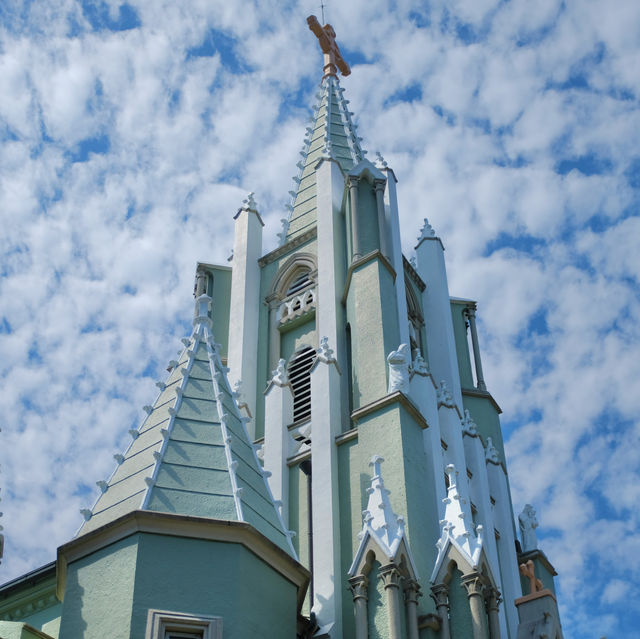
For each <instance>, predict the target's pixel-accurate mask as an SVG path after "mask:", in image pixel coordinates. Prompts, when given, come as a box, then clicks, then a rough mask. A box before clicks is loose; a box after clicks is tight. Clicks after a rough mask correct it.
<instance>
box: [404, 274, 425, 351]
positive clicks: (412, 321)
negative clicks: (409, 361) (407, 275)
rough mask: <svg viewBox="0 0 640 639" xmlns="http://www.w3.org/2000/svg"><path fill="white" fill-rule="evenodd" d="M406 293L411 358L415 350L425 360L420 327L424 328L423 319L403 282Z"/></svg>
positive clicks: (412, 294)
mask: <svg viewBox="0 0 640 639" xmlns="http://www.w3.org/2000/svg"><path fill="white" fill-rule="evenodd" d="M405 288H406V291H407V315H408V318H407V319H408V321H409V340H410V342H411V343H410V345H409V346H410V347H411V356H412V357H413V356H414V353H415V350H416V348H417V349H419V350H420V354H421V355H422V356H423V357H424V358H425V359H426V357H427V354H426V353H425V350H424V344H423V342H422V327H423V326H424V318H423V317H422V313H421V312H420V306H419V304H418V300H417V299H416V296H415V294H414V292H413V291H412V290H411V285H410V284H409V282H405Z"/></svg>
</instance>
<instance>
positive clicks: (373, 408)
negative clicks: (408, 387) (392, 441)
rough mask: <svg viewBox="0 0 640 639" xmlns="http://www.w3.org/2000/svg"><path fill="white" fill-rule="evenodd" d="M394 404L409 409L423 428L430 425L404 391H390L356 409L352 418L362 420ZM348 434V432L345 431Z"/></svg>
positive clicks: (356, 420)
mask: <svg viewBox="0 0 640 639" xmlns="http://www.w3.org/2000/svg"><path fill="white" fill-rule="evenodd" d="M393 404H400V405H401V406H402V407H403V408H405V409H406V410H407V412H408V413H410V414H411V416H412V417H413V418H414V419H415V420H416V422H418V425H419V426H420V428H422V429H423V430H424V429H425V428H428V427H429V424H427V421H426V420H425V418H424V417H423V416H422V413H421V412H420V411H419V410H418V408H417V407H416V405H415V404H414V403H413V402H412V401H411V400H410V399H409V398H408V397H407V396H406V395H405V394H404V393H403V392H402V391H396V392H395V393H389V394H388V395H385V396H384V397H381V398H380V399H377V400H375V401H374V402H371V403H370V404H367V405H366V406H362V407H361V408H358V409H357V410H354V411H353V412H352V413H351V419H352V420H353V421H354V422H358V421H360V420H361V419H362V418H363V417H366V416H367V415H371V414H372V413H376V412H378V411H379V410H382V409H383V408H387V407H388V406H392V405H393ZM345 434H346V433H345Z"/></svg>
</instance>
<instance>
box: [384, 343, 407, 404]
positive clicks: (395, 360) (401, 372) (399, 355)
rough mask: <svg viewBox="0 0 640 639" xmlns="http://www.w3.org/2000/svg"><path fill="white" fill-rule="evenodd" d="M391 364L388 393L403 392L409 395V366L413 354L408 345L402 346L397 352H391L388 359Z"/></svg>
mask: <svg viewBox="0 0 640 639" xmlns="http://www.w3.org/2000/svg"><path fill="white" fill-rule="evenodd" d="M387 363H388V364H389V389H388V391H387V392H389V393H395V392H396V391H402V392H403V393H407V394H408V393H409V365H410V364H411V352H410V351H409V347H408V346H407V345H406V344H400V346H398V350H397V351H391V352H390V353H389V356H388V357H387Z"/></svg>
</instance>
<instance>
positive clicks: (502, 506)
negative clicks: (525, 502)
mask: <svg viewBox="0 0 640 639" xmlns="http://www.w3.org/2000/svg"><path fill="white" fill-rule="evenodd" d="M486 464H487V475H488V478H489V488H490V490H491V495H492V497H493V498H494V499H495V501H496V505H495V508H494V511H493V513H494V522H495V526H496V528H497V530H498V531H499V533H500V539H498V540H497V541H496V547H497V552H498V560H499V562H500V567H501V571H500V574H501V576H502V594H503V597H504V600H505V605H504V606H503V609H504V614H505V616H506V620H507V626H508V630H509V634H508V636H510V637H515V636H516V634H517V632H518V614H517V611H516V608H515V606H514V605H513V604H512V603H511V602H513V601H514V600H515V599H517V598H518V597H521V596H522V586H521V584H520V573H519V571H518V561H517V557H516V551H515V547H516V543H515V535H514V529H513V521H512V518H511V506H510V504H511V496H510V493H509V486H508V483H507V476H506V474H505V472H504V468H503V466H502V464H500V463H499V462H498V463H495V462H493V461H491V460H487V462H486Z"/></svg>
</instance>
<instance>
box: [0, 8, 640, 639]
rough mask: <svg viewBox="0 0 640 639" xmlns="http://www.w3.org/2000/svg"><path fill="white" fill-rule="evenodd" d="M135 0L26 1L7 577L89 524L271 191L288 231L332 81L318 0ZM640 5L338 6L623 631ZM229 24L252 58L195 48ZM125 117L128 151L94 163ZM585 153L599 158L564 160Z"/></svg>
mask: <svg viewBox="0 0 640 639" xmlns="http://www.w3.org/2000/svg"><path fill="white" fill-rule="evenodd" d="M54 5H55V6H54ZM8 6H10V7H14V5H8ZM131 6H133V7H134V9H135V10H136V12H137V14H138V16H139V18H140V22H141V26H140V27H138V28H135V29H131V30H126V31H121V32H111V31H108V30H101V31H98V32H92V31H91V28H90V25H89V22H88V21H87V19H86V18H85V17H83V15H82V11H81V9H80V8H79V7H78V5H77V4H76V3H74V2H71V1H70V0H69V1H68V2H65V3H64V4H61V3H47V2H40V3H31V4H30V5H29V9H28V11H29V13H28V18H27V20H26V21H25V20H22V19H21V18H20V17H19V15H18V11H17V8H16V7H17V5H15V7H14V8H13V13H11V14H10V13H7V14H6V15H7V17H6V19H5V20H6V21H5V24H4V25H0V37H1V38H2V42H3V46H2V50H1V51H0V93H1V94H2V95H5V96H11V99H9V100H3V101H0V136H2V137H3V141H2V149H3V152H2V154H1V155H0V219H1V220H2V228H3V233H2V238H1V241H0V247H1V248H2V251H3V258H2V273H3V276H2V278H1V279H0V296H1V300H2V304H1V308H2V313H1V314H0V354H1V357H0V370H1V371H2V375H3V388H4V392H3V394H2V395H1V396H0V411H1V412H2V414H3V416H4V418H5V423H4V424H3V433H2V437H3V446H2V476H1V478H2V488H3V504H2V505H3V510H4V512H5V516H4V519H3V525H4V526H5V534H6V537H7V547H6V558H5V560H4V565H5V569H6V572H5V574H6V575H7V576H12V575H17V574H20V573H22V572H25V571H26V570H28V569H30V568H33V567H35V566H36V565H37V564H41V563H44V562H46V561H49V560H51V559H52V558H53V552H54V549H55V546H56V545H57V544H59V543H62V542H64V541H66V540H67V539H68V538H69V537H70V535H71V534H73V532H74V531H75V529H76V528H77V526H78V525H79V523H80V522H79V519H80V517H79V515H78V509H79V508H81V507H85V506H87V505H88V504H89V503H90V502H91V500H92V499H93V498H94V497H95V491H94V492H91V491H93V483H94V482H95V481H96V480H98V479H101V478H103V477H105V476H107V475H108V474H109V473H110V472H111V470H112V467H113V460H112V458H111V455H112V454H113V453H114V452H116V451H118V450H120V449H121V448H122V447H123V446H124V445H125V444H126V439H127V436H126V431H127V429H128V428H129V427H130V426H131V425H132V424H135V423H136V421H137V420H139V419H140V416H141V410H140V407H141V406H142V405H143V404H146V403H148V402H149V401H150V399H152V397H153V395H154V393H155V389H154V386H153V384H152V379H151V377H156V376H161V375H162V373H163V371H164V367H165V366H166V362H167V360H168V359H170V358H171V357H173V356H174V355H175V351H176V350H177V349H178V348H179V346H180V344H179V342H178V338H179V337H181V336H182V334H183V332H184V331H185V330H188V322H189V319H190V313H191V308H190V304H191V299H190V294H191V290H192V283H193V281H192V277H193V270H194V267H195V262H196V261H197V260H203V261H209V262H220V263H226V258H227V256H228V254H229V250H230V248H231V246H232V234H233V223H232V215H233V213H234V212H235V211H236V209H237V206H238V205H239V203H240V201H241V199H242V198H243V197H244V195H245V194H246V192H247V191H248V190H254V191H255V192H256V199H257V201H258V203H259V204H260V206H261V209H262V213H263V217H264V219H265V220H266V221H267V224H268V226H267V228H266V229H265V246H268V247H270V248H272V247H273V245H274V242H275V234H276V233H277V232H278V231H279V223H278V220H279V219H280V217H282V216H283V214H284V208H283V204H284V203H285V202H286V201H287V191H288V190H289V189H290V188H291V176H292V175H293V174H294V171H295V162H296V160H297V157H296V156H297V151H298V149H299V146H300V144H301V142H302V137H303V134H304V120H305V118H306V117H307V112H306V111H305V110H304V108H302V107H301V106H300V104H301V103H307V102H310V101H311V99H312V97H311V96H310V95H308V96H304V97H299V96H298V94H297V92H298V90H299V88H300V87H301V86H305V87H307V86H308V83H309V82H310V81H313V82H316V81H317V80H318V79H319V75H320V69H319V66H320V55H319V52H318V50H317V45H316V43H315V41H314V38H313V36H311V34H309V33H308V31H307V28H306V24H305V23H304V17H306V10H305V7H297V8H296V9H295V10H294V12H293V13H292V14H287V15H284V14H283V12H282V10H281V9H277V10H276V9H274V8H273V6H271V5H270V6H262V5H260V4H258V5H255V6H251V7H250V8H249V9H248V8H247V6H248V5H246V4H244V3H228V2H223V1H222V0H220V1H219V2H210V1H207V0H198V1H197V2H190V3H188V5H187V4H186V3H182V2H166V3H158V2H156V1H154V2H143V1H140V2H132V3H131ZM109 7H110V11H111V17H112V18H113V19H116V18H117V17H118V15H119V14H118V10H119V9H118V8H119V4H118V3H116V2H112V3H110V5H109ZM306 9H307V10H308V12H309V13H310V12H312V11H314V10H315V7H311V6H308V7H306ZM10 11H11V9H10ZM412 11H414V12H417V13H419V14H421V16H422V17H421V18H420V20H418V19H417V18H415V15H414V16H413V21H412V20H411V19H410V18H409V13H410V12H412ZM639 11H640V9H639V5H638V3H637V2H633V1H632V0H630V1H628V2H622V1H621V2H618V3H616V9H615V10H611V8H610V7H609V6H608V5H606V4H605V3H603V2H599V1H591V2H583V3H579V4H575V5H574V4H570V3H569V4H567V3H561V2H558V1H556V0H545V1H544V2H537V3H530V2H522V1H514V2H509V3H496V2H493V1H489V2H461V3H455V4H451V3H432V4H431V5H430V6H429V10H428V11H427V12H425V11H424V6H423V4H420V3H412V2H409V1H408V0H407V1H404V2H400V3H396V7H395V9H394V10H393V11H392V10H391V9H390V8H389V5H388V3H385V2H382V1H380V2H377V3H373V4H372V3H370V2H364V1H360V0H359V1H357V2H350V3H342V4H339V5H335V6H330V7H329V9H328V15H327V19H328V20H329V21H330V22H332V24H333V25H334V27H335V28H336V30H337V32H338V35H339V38H340V41H341V42H342V43H344V46H345V47H346V48H347V49H348V50H352V51H358V52H361V53H362V54H363V55H364V56H365V57H366V59H367V64H356V65H354V72H353V74H352V76H350V77H349V78H347V79H345V80H344V81H343V86H345V88H346V91H347V97H348V98H349V99H350V100H351V109H352V110H353V111H355V112H356V118H357V120H358V122H359V123H360V125H361V127H360V134H361V135H363V137H364V138H365V141H366V147H367V148H368V149H369V152H370V154H369V156H370V157H373V153H374V151H376V150H378V149H379V150H380V151H381V152H382V153H383V155H384V156H385V158H386V159H387V161H389V163H390V165H391V166H392V167H393V168H394V170H395V172H396V175H397V177H398V178H399V184H398V189H399V198H400V206H401V218H402V224H403V240H404V246H405V248H406V250H407V253H410V252H411V250H412V246H413V243H414V239H415V236H416V234H417V232H418V229H419V227H420V226H421V221H422V218H423V217H424V216H427V217H429V219H430V221H431V222H432V224H433V225H434V227H435V229H436V231H437V232H438V233H439V234H440V235H441V236H442V238H443V241H444V244H445V246H446V254H445V255H446V259H447V263H448V267H449V282H450V288H451V292H452V294H454V295H460V296H465V297H471V298H474V299H477V300H478V302H479V325H480V330H481V340H482V346H483V347H484V351H483V353H484V360H483V361H484V365H485V369H486V371H485V372H486V378H487V381H488V383H489V386H490V389H491V390H492V392H494V394H495V396H496V398H497V400H498V401H499V402H500V404H501V405H502V407H503V409H504V410H505V413H504V415H503V418H504V422H505V423H506V424H507V427H508V432H509V438H508V443H507V455H508V457H509V464H510V471H511V485H512V488H513V491H514V505H515V508H516V509H518V507H519V506H521V505H522V504H524V503H526V502H528V501H532V502H534V503H535V505H536V507H537V508H538V514H539V519H540V521H541V538H542V542H541V543H542V545H543V549H544V550H545V552H547V554H548V556H549V558H550V559H551V561H552V562H553V563H554V564H556V566H557V567H558V569H559V570H560V573H561V574H560V577H559V579H558V584H559V588H560V591H561V597H560V602H561V604H562V602H563V599H562V595H566V597H567V599H566V600H565V601H571V602H572V606H571V607H568V606H565V605H564V604H562V605H563V614H564V615H565V616H564V618H563V623H564V628H565V632H566V634H567V635H568V636H575V637H583V636H585V637H586V636H591V635H590V634H589V632H592V630H593V628H594V627H595V628H598V629H602V630H599V632H601V633H602V634H604V632H607V633H611V635H612V636H624V628H623V627H622V626H621V625H619V622H618V621H617V619H616V617H615V615H613V616H612V614H611V611H610V610H608V609H606V608H603V607H601V606H600V605H599V601H600V600H601V601H602V602H603V603H605V604H607V606H608V607H609V608H610V609H611V610H615V611H616V612H619V613H620V615H624V614H625V613H624V610H621V608H619V606H620V605H621V604H623V603H624V598H623V596H622V595H621V594H620V593H622V592H624V590H623V588H624V587H627V588H631V589H632V588H633V587H635V588H637V587H638V584H637V577H635V573H634V574H632V573H631V571H632V570H636V571H637V569H638V567H639V566H638V565H637V561H636V560H635V559H633V557H637V556H640V554H639V553H638V550H639V549H640V548H639V545H640V535H638V530H639V528H640V527H639V525H638V524H639V522H638V518H637V514H636V513H635V510H634V506H635V504H637V501H638V497H639V494H638V488H637V487H638V486H640V459H639V458H638V453H637V452H636V451H638V450H640V446H638V438H639V436H640V435H639V432H640V431H639V429H640V425H639V424H638V421H637V415H638V414H639V412H640V405H639V402H640V399H639V398H640V392H638V382H637V380H638V379H640V364H639V363H638V361H639V359H638V357H637V355H638V351H639V348H640V329H639V328H638V327H639V326H640V303H639V302H638V296H637V285H638V281H639V280H640V271H639V264H640V261H639V260H638V258H637V241H636V238H637V236H638V233H639V232H640V228H639V225H638V215H637V209H638V202H639V201H640V198H639V196H638V188H637V186H636V187H635V188H634V187H633V183H634V180H633V179H631V180H630V179H629V176H628V175H625V171H627V169H628V167H629V166H631V165H633V162H637V157H638V151H637V149H638V146H639V143H640V139H639V138H640V115H639V109H638V91H639V89H640V87H639V83H640V80H639V79H638V74H637V73H636V72H635V71H636V69H637V67H638V64H637V63H638V60H640V46H639V45H638V41H637V24H638V21H639ZM447 14H448V15H449V18H448V20H449V22H446V19H447ZM412 15H413V14H412ZM363 16H366V19H364V18H363ZM70 18H73V20H74V21H75V23H76V24H78V25H79V31H78V33H77V34H75V35H73V36H72V37H71V36H70V32H71V26H70V25H71V21H70ZM455 22H458V23H470V24H471V25H472V26H473V28H474V29H475V31H476V33H478V34H479V38H478V39H477V41H476V42H474V43H472V44H469V43H465V42H463V41H462V40H461V39H460V38H459V37H458V36H457V34H456V32H455V29H454V28H453V24H454V23H455ZM417 23H424V24H425V25H426V26H425V27H424V28H418V26H416V24H417ZM445 23H446V27H445ZM216 32H218V33H219V32H224V33H225V34H226V35H227V36H228V38H229V40H228V41H229V42H234V50H233V55H232V54H231V53H230V52H229V51H222V52H220V51H218V52H216V53H215V54H214V55H212V56H210V57H192V58H190V59H187V56H186V52H187V51H188V50H189V49H191V48H193V47H198V46H200V45H201V44H202V43H203V42H204V41H205V39H206V38H207V37H208V36H209V34H210V33H216ZM343 34H344V35H343ZM234 56H235V57H234ZM229 60H231V61H232V62H231V67H230V66H229ZM236 67H238V68H240V69H241V72H238V68H236ZM565 83H568V84H571V85H572V86H565ZM408 88H412V89H416V88H419V92H421V95H419V94H418V93H419V92H416V91H414V95H413V96H412V98H413V99H412V101H411V102H410V103H409V102H406V101H404V100H402V99H399V98H398V96H402V95H403V91H406V90H407V89H408ZM305 91H307V92H308V90H307V89H306V88H305ZM283 104H286V105H287V109H284V108H282V105H283ZM44 133H46V137H45V136H44ZM101 135H107V136H108V139H109V143H108V148H107V149H105V150H104V151H105V152H104V153H97V154H96V153H93V154H89V156H88V158H87V161H85V162H77V163H72V162H71V161H70V155H69V154H73V153H76V152H77V151H78V148H79V147H78V143H79V142H80V141H81V140H85V139H87V138H95V137H99V136H101ZM594 154H595V155H594ZM585 157H586V158H591V159H592V160H593V161H594V166H593V167H592V169H593V170H586V171H585V172H580V170H579V168H575V169H574V170H572V171H569V172H567V173H566V174H565V175H559V174H558V173H557V172H556V167H557V165H558V163H559V162H561V161H563V160H569V161H571V162H575V161H576V160H577V159H580V158H582V159H583V160H584V159H585ZM594 158H595V159H594ZM594 167H595V168H594ZM583 168H584V167H583ZM637 181H638V177H637V176H636V177H635V184H636V185H637ZM594 217H595V219H596V221H595V222H594ZM523 236H525V237H526V239H525V240H523ZM523 241H525V242H528V243H530V244H523ZM509 242H511V243H512V244H513V246H511V245H509ZM505 243H506V244H507V245H506V246H505V245H504V244H505ZM490 248H491V249H492V250H489V249H490ZM533 317H536V318H538V320H539V321H544V322H545V323H546V324H545V326H546V328H545V329H544V330H542V332H539V333H536V332H535V331H533V332H532V330H531V327H530V320H531V318H533ZM3 318H4V319H3ZM541 318H544V320H542V319H541ZM3 326H4V328H2V327H3ZM7 326H10V327H11V331H10V332H7ZM2 331H4V332H2ZM149 369H151V371H152V374H151V375H149V374H148V373H149ZM25 459H28V460H29V463H28V464H25V461H24V460H25ZM532 468H534V469H535V472H536V477H537V478H538V479H537V481H535V482H532V481H531V469H532ZM79 485H84V486H85V487H86V488H85V489H83V490H79V489H78V486H79ZM87 490H88V491H89V492H87ZM43 517H44V518H45V519H44V521H43ZM36 524H37V525H36ZM576 528H578V529H579V532H578V533H576ZM545 531H546V532H545ZM634 552H635V554H634ZM603 571H604V572H603ZM602 575H605V576H602ZM585 582H588V583H590V584H594V586H593V587H588V588H584V587H583V585H584V583H585ZM603 593H604V594H603ZM621 618H622V617H621Z"/></svg>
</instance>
